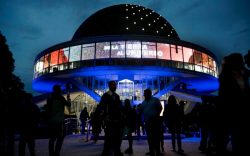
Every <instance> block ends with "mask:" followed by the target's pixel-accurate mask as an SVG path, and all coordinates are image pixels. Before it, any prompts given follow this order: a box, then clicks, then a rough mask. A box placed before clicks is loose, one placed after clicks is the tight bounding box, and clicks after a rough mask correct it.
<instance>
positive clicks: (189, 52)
mask: <svg viewBox="0 0 250 156" xmlns="http://www.w3.org/2000/svg"><path fill="white" fill-rule="evenodd" d="M183 55H184V56H183V57H184V62H187V63H194V59H193V57H192V56H193V49H191V48H187V47H183Z"/></svg>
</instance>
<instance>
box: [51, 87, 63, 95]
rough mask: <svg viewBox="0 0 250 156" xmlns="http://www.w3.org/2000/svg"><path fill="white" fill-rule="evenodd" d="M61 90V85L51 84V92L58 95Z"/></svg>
mask: <svg viewBox="0 0 250 156" xmlns="http://www.w3.org/2000/svg"><path fill="white" fill-rule="evenodd" d="M61 92H62V90H61V86H60V85H54V86H53V93H54V94H56V95H60V94H61Z"/></svg>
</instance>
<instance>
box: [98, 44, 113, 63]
mask: <svg viewBox="0 0 250 156" xmlns="http://www.w3.org/2000/svg"><path fill="white" fill-rule="evenodd" d="M109 52H110V42H101V43H96V59H99V58H109Z"/></svg>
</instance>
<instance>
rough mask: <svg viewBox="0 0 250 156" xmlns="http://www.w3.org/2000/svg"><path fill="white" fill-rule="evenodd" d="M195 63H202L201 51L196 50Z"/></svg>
mask: <svg viewBox="0 0 250 156" xmlns="http://www.w3.org/2000/svg"><path fill="white" fill-rule="evenodd" d="M193 55H194V64H196V65H200V66H201V65H202V58H201V52H199V51H197V50H194V54H193Z"/></svg>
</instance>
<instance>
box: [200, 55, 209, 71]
mask: <svg viewBox="0 0 250 156" xmlns="http://www.w3.org/2000/svg"><path fill="white" fill-rule="evenodd" d="M202 65H203V67H206V68H208V67H209V65H208V55H207V54H205V53H202Z"/></svg>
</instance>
